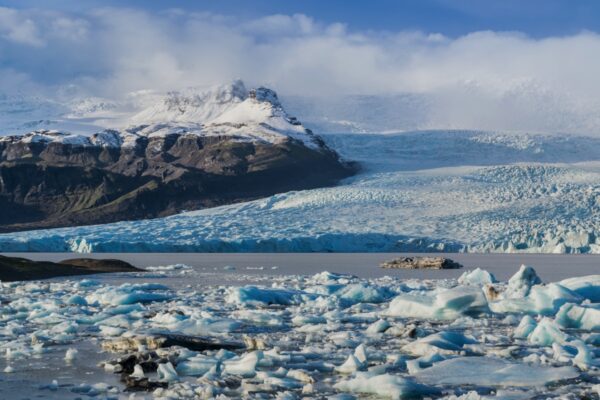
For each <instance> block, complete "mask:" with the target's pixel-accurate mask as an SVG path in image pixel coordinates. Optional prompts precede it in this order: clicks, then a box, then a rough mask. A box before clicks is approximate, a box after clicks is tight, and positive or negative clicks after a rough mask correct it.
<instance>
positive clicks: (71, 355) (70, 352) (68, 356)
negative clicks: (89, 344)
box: [65, 348, 79, 362]
mask: <svg viewBox="0 0 600 400" xmlns="http://www.w3.org/2000/svg"><path fill="white" fill-rule="evenodd" d="M77 353H79V352H78V351H77V349H73V348H70V349H67V352H66V353H65V361H67V362H70V361H73V360H74V359H75V357H77Z"/></svg>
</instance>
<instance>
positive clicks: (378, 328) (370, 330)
mask: <svg viewBox="0 0 600 400" xmlns="http://www.w3.org/2000/svg"><path fill="white" fill-rule="evenodd" d="M391 326H392V324H390V323H389V322H388V321H386V320H385V319H379V320H377V321H375V322H373V323H372V324H371V325H369V326H368V327H367V331H366V332H367V335H375V334H377V333H382V332H385V331H386V330H388V329H389V328H390V327H391Z"/></svg>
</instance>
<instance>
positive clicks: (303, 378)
mask: <svg viewBox="0 0 600 400" xmlns="http://www.w3.org/2000/svg"><path fill="white" fill-rule="evenodd" d="M222 273H223V274H224V276H225V277H227V276H229V275H228V274H231V273H230V272H228V271H225V270H224V271H222ZM204 274H205V272H201V271H200V270H199V269H194V268H190V267H186V266H182V265H177V266H173V267H170V266H162V267H156V268H152V269H151V271H150V272H147V273H125V274H120V275H121V276H122V280H121V282H123V281H127V282H128V283H122V284H121V283H119V282H118V281H115V280H114V278H116V277H118V276H120V275H119V274H116V275H113V276H112V279H113V283H106V282H103V280H104V277H103V276H99V277H98V278H97V280H95V279H84V280H80V281H72V280H66V279H59V280H54V281H46V282H12V283H0V296H1V297H2V300H3V307H2V308H1V309H0V316H1V318H0V351H2V353H3V354H4V357H3V358H1V359H0V368H2V369H3V370H4V373H5V376H4V377H3V379H4V380H5V381H6V382H8V383H10V382H11V380H12V379H16V380H20V381H19V382H21V384H20V393H21V394H24V393H29V394H31V395H33V394H38V395H40V396H44V397H47V398H53V396H54V397H55V398H63V399H65V398H75V397H77V396H79V397H80V398H81V396H83V397H84V398H92V397H94V396H98V395H99V394H102V395H105V396H108V397H111V396H112V397H118V396H120V395H124V392H123V390H124V386H122V385H121V384H119V383H115V382H116V380H115V379H111V376H113V375H114V373H116V372H118V371H117V370H115V365H114V364H111V363H110V362H109V361H110V360H112V359H115V358H117V357H119V356H123V355H126V354H127V352H126V350H125V349H126V348H123V347H118V343H119V342H120V341H122V340H123V338H129V339H135V338H143V337H144V336H145V335H149V334H156V333H160V332H169V333H176V334H184V335H193V336H208V337H210V338H213V339H214V340H216V341H217V342H227V343H231V342H241V341H242V339H243V342H244V343H246V348H240V349H239V350H205V351H193V350H189V349H186V348H183V347H177V346H175V347H167V348H162V349H159V350H156V352H158V353H159V354H160V355H161V357H162V358H161V359H162V361H159V363H158V368H157V370H156V371H148V369H147V367H145V369H144V368H142V367H141V366H139V365H137V366H135V368H133V373H132V376H135V377H137V378H144V377H145V378H148V379H150V380H153V381H162V382H165V383H168V387H167V388H158V389H155V390H153V391H151V392H150V393H149V394H148V395H147V396H148V397H154V398H163V399H166V398H182V397H183V398H192V397H193V398H211V397H214V396H218V395H220V394H221V395H227V396H229V397H242V396H248V398H262V397H261V396H266V395H272V396H275V397H277V398H297V396H301V395H302V396H303V397H306V398H313V397H314V398H320V397H323V396H325V397H327V398H335V397H333V396H341V395H342V394H348V395H352V396H354V397H339V398H360V397H361V396H364V395H367V394H375V395H379V396H382V397H383V398H392V399H408V398H411V399H412V398H415V399H420V398H426V397H428V398H431V397H433V398H451V397H449V396H462V397H459V398H462V399H483V398H486V399H504V398H511V399H513V398H514V399H528V398H532V397H535V398H537V397H540V398H542V397H543V398H552V399H559V398H560V399H565V400H566V399H571V398H594V396H597V395H598V387H599V386H598V385H599V384H600V374H599V371H600V370H599V367H600V347H599V346H600V336H599V335H600V325H598V313H599V312H600V304H598V303H597V300H598V293H600V276H598V275H595V276H586V277H579V278H573V279H566V280H564V281H559V282H551V283H543V282H542V281H541V279H540V278H539V277H538V276H537V274H536V272H535V270H534V269H533V268H531V267H526V266H522V267H521V268H520V269H519V270H518V271H517V272H516V273H515V274H514V275H513V276H512V278H511V279H510V280H509V281H508V282H495V281H496V280H495V278H494V279H492V277H491V275H490V274H488V273H487V272H486V271H483V270H475V271H465V272H464V274H463V275H462V276H461V277H460V279H458V280H416V279H409V280H401V279H398V278H392V277H389V276H388V277H383V278H376V279H360V278H357V277H355V276H351V275H345V274H339V273H331V272H326V271H324V272H321V273H317V274H315V275H311V276H301V275H279V276H266V275H251V276H250V275H247V276H241V275H240V274H236V275H235V276H234V275H231V282H232V284H231V285H225V286H221V285H206V283H205V277H204ZM146 278H148V279H151V280H154V282H156V281H157V280H158V281H159V282H161V283H152V282H145V279H146ZM181 278H184V279H183V280H182V279H181ZM240 279H241V280H242V281H243V282H244V283H242V284H241V285H240V283H239V282H240V281H239V280H240ZM491 281H494V283H490V282H491ZM177 282H180V283H177ZM234 282H238V283H234ZM460 282H463V283H460ZM42 299H43V300H42ZM113 342H114V343H115V345H114V346H113V345H110V343H113ZM107 344H108V345H107ZM90 345H91V347H92V349H89V348H88V347H89V346H90ZM100 346H102V347H103V348H104V349H105V351H104V352H102V353H100V357H101V359H102V360H103V361H102V362H100V364H98V365H97V366H96V365H86V368H88V369H90V370H91V371H92V372H93V371H96V373H91V374H88V375H84V376H83V377H81V376H80V375H76V374H75V375H73V374H72V373H71V372H72V370H75V369H76V368H79V367H78V365H84V364H85V359H84V358H85V355H84V354H87V352H88V351H93V349H94V348H96V350H95V352H97V351H98V350H99V348H100ZM115 346H117V347H115ZM110 349H113V350H110ZM115 349H116V350H115ZM119 349H121V350H119ZM111 351H112V353H111ZM131 351H137V352H141V353H144V352H151V351H152V350H151V349H146V348H144V347H143V346H142V347H140V348H137V349H134V350H131ZM115 352H116V353H115ZM57 355H58V356H60V357H57ZM40 358H41V359H46V360H54V361H51V362H49V363H46V364H44V366H43V369H47V371H46V372H45V375H44V376H46V377H47V378H46V379H47V380H48V382H43V381H42V382H41V384H40V382H39V381H38V382H37V386H35V387H31V386H28V383H27V382H29V380H30V379H31V378H30V377H28V376H27V374H29V373H30V372H31V371H32V368H33V369H35V370H37V369H39V368H41V367H40V365H39V362H38V361H37V360H38V359H40ZM53 362H61V363H64V365H61V366H60V368H57V365H54V364H53ZM81 363H83V364H81ZM53 371H55V372H53ZM100 371H103V372H100ZM53 373H55V374H56V375H53ZM73 376H79V378H77V379H80V380H79V381H78V380H74V379H75V378H73ZM573 396H575V397H573ZM452 398H455V397H452Z"/></svg>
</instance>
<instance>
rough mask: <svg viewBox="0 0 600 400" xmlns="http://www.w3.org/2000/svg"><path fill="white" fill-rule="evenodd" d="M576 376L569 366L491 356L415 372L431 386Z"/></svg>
mask: <svg viewBox="0 0 600 400" xmlns="http://www.w3.org/2000/svg"><path fill="white" fill-rule="evenodd" d="M578 376H579V373H578V372H577V370H576V369H575V368H573V367H557V368H553V367H544V366H537V365H528V364H522V363H517V362H510V361H507V360H504V359H500V358H492V357H460V358H452V359H449V360H444V361H440V362H439V363H436V364H434V365H433V366H432V367H430V368H426V369H423V370H421V371H418V372H417V374H416V377H417V379H419V380H420V381H423V382H425V383H430V384H435V385H481V386H543V385H545V384H547V383H550V382H555V381H560V380H564V379H573V378H576V377H578Z"/></svg>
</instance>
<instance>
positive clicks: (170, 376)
mask: <svg viewBox="0 0 600 400" xmlns="http://www.w3.org/2000/svg"><path fill="white" fill-rule="evenodd" d="M156 372H157V374H158V379H160V380H161V381H163V382H174V381H177V380H179V376H178V375H177V371H175V368H174V367H173V364H171V363H170V362H168V363H164V364H158V369H157V370H156Z"/></svg>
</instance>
